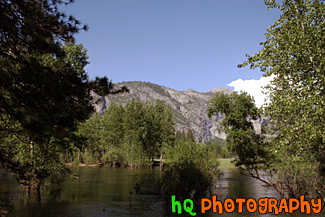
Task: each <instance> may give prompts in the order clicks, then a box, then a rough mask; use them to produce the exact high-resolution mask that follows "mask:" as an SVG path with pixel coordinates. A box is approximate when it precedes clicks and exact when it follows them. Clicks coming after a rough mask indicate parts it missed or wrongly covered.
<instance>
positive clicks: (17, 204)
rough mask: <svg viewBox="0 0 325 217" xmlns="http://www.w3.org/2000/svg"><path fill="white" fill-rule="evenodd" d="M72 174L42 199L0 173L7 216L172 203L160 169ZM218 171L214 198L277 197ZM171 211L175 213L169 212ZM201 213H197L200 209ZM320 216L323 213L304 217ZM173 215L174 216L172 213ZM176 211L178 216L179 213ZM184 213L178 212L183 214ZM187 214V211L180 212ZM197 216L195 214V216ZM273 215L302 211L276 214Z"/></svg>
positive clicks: (97, 216)
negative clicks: (162, 192)
mask: <svg viewBox="0 0 325 217" xmlns="http://www.w3.org/2000/svg"><path fill="white" fill-rule="evenodd" d="M73 170H74V172H75V173H76V174H78V178H77V179H67V180H66V181H65V182H64V183H63V186H62V189H61V190H49V189H45V190H43V191H42V195H41V201H39V200H38V199H36V198H37V197H36V196H34V197H33V196H32V197H27V196H26V193H25V191H24V190H19V189H18V187H17V186H18V184H17V182H16V181H15V180H14V178H8V177H6V178H4V177H2V178H0V193H1V194H2V196H3V195H5V196H6V197H8V198H9V199H10V201H11V202H12V204H13V207H14V209H13V213H12V214H13V215H12V216H22V217H24V216H26V217H30V216H33V217H43V216H48V217H52V216H53V217H54V216H56V217H57V216H71V217H74V216H78V217H83V216H84V217H89V216H92V217H102V216H170V215H172V213H171V208H170V206H166V204H165V203H164V202H163V201H162V200H161V197H160V196H159V195H157V194H156V192H155V188H156V181H157V180H158V179H159V176H160V171H159V169H152V170H145V169H124V168H106V167H103V168H99V167H95V168H94V167H93V168H87V167H80V168H73ZM221 171H222V172H223V174H224V175H223V176H222V177H221V178H219V179H218V180H217V181H216V188H215V193H216V194H217V196H218V200H224V199H226V198H232V199H234V198H238V197H241V198H256V199H258V198H260V197H277V194H276V192H274V191H273V190H272V189H269V188H266V187H263V186H262V183H261V182H259V181H257V180H255V179H253V178H249V177H245V176H242V175H241V174H240V172H239V171H238V170H237V169H235V168H227V169H221ZM136 183H139V184H140V185H139V186H140V190H139V192H138V194H136V192H135V190H134V189H133V186H135V184H136ZM174 215H175V214H174ZM201 215H202V214H201ZM313 215H314V216H319V217H321V216H325V214H324V210H323V211H322V213H320V214H318V215H315V214H311V215H308V216H313ZM175 216H177V215H175ZM178 216H179V215H178ZM182 216H183V215H182ZM184 216H189V215H184ZM198 216H200V215H198ZM203 216H235V217H237V216H241V217H243V216H263V217H269V216H274V215H273V214H264V215H261V214H259V213H258V212H255V213H247V212H246V213H242V214H238V213H237V214H236V213H235V212H234V213H231V214H230V213H224V214H222V215H219V214H216V213H211V212H210V213H208V214H205V215H203ZM277 216H281V217H282V216H288V217H289V216H290V217H293V216H295V217H296V216H297V217H301V216H307V215H305V214H300V213H299V212H297V211H296V212H295V213H294V214H280V215H277Z"/></svg>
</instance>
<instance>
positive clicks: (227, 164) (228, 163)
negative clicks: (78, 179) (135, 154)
mask: <svg viewBox="0 0 325 217" xmlns="http://www.w3.org/2000/svg"><path fill="white" fill-rule="evenodd" d="M234 159H235V158H220V159H219V162H220V165H219V167H218V168H219V169H229V168H235V164H234V163H232V161H233V160H234ZM159 163H160V160H154V162H153V165H152V166H153V167H156V166H159ZM65 165H66V166H68V167H113V166H111V165H103V164H79V165H75V164H72V163H65Z"/></svg>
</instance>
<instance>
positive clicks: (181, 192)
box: [161, 139, 219, 203]
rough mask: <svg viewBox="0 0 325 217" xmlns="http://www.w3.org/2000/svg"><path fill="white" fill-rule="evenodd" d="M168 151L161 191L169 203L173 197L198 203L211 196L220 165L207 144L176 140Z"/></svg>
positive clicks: (166, 150)
mask: <svg viewBox="0 0 325 217" xmlns="http://www.w3.org/2000/svg"><path fill="white" fill-rule="evenodd" d="M164 148H165V153H166V157H165V160H166V165H167V166H166V167H164V170H163V173H162V177H161V191H162V194H163V196H164V197H165V200H166V201H169V200H170V196H171V195H176V197H177V198H178V200H184V199H187V198H191V199H193V200H194V201H195V202H196V203H198V202H199V201H200V199H201V198H202V197H205V196H208V195H209V194H211V189H212V188H213V184H214V183H215V178H217V177H218V175H219V172H218V170H217V167H218V165H219V162H218V159H217V156H216V155H215V153H212V152H209V150H207V149H206V147H205V144H200V143H195V142H194V141H191V140H189V141H184V140H183V139H178V140H175V142H174V143H171V144H169V145H167V146H165V147H164Z"/></svg>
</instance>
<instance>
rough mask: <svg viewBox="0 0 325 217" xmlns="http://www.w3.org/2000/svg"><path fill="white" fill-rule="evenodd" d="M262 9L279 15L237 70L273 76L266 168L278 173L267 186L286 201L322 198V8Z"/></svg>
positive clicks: (287, 3) (288, 4)
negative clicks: (257, 48)
mask: <svg viewBox="0 0 325 217" xmlns="http://www.w3.org/2000/svg"><path fill="white" fill-rule="evenodd" d="M266 5H267V6H268V7H269V8H277V9H279V10H281V11H282V14H281V16H280V18H279V19H278V20H277V21H276V22H275V23H274V24H273V25H272V26H270V27H269V28H268V30H267V33H266V40H265V41H264V42H263V43H261V45H262V46H263V48H262V49H261V50H260V51H259V52H258V53H257V54H255V55H254V56H249V55H247V57H248V59H247V61H246V62H244V63H243V64H242V65H240V67H242V66H247V65H249V66H250V67H251V68H252V69H254V68H259V69H260V70H261V71H262V72H263V73H264V76H273V80H272V82H271V84H270V85H269V86H267V87H266V92H268V95H269V97H270V103H268V104H266V107H265V114H266V115H268V116H269V117H270V118H271V120H272V121H271V128H272V129H273V133H274V135H275V137H274V138H272V140H271V143H270V146H269V149H270V153H272V154H273V155H274V158H273V160H272V161H271V162H269V167H270V168H272V169H274V170H275V171H277V172H276V173H275V174H273V176H272V178H273V179H272V183H273V186H275V188H277V190H278V191H279V192H280V193H281V194H283V195H286V196H291V197H297V196H299V195H301V194H305V195H314V194H315V192H317V193H318V194H319V195H322V197H323V198H324V192H325V184H324V183H325V181H324V176H322V175H321V171H324V168H325V145H324V140H325V137H324V135H325V134H324V126H325V125H324V123H325V120H324V117H325V114H324V111H325V109H324V102H325V100H324V99H325V98H324V96H325V94H324V86H325V80H324V78H325V73H324V65H325V49H324V47H325V44H324V43H325V34H324V33H325V13H324V11H325V4H324V1H322V0H284V1H282V2H281V3H276V1H266ZM255 175H256V174H255Z"/></svg>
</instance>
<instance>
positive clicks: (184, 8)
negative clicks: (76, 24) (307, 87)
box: [62, 0, 279, 92]
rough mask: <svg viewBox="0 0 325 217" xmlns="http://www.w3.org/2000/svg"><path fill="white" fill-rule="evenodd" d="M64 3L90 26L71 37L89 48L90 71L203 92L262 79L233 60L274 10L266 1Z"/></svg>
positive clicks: (254, 41) (257, 38)
mask: <svg viewBox="0 0 325 217" xmlns="http://www.w3.org/2000/svg"><path fill="white" fill-rule="evenodd" d="M62 10H63V11H65V12H66V13H67V14H72V15H73V16H75V17H76V18H77V19H79V20H80V21H82V23H85V24H87V25H88V26H89V30H88V31H87V32H80V33H79V34H78V35H76V39H77V43H82V44H83V45H84V47H85V48H86V49H87V50H88V56H89V61H90V64H89V65H88V66H87V67H86V71H87V72H88V75H89V77H90V78H94V77H95V76H107V77H109V78H110V79H112V80H113V82H114V83H117V82H121V81H150V82H153V83H157V84H161V85H164V86H167V87H170V88H173V89H176V90H187V89H190V88H192V89H195V90H197V91H200V92H205V91H208V90H211V89H214V88H217V87H227V84H229V83H231V82H232V81H234V80H237V79H239V78H241V79H243V80H245V79H259V78H260V77H261V73H260V72H259V71H258V70H254V71H251V70H250V69H249V68H248V67H247V68H244V69H238V68H237V65H238V64H240V63H242V62H243V61H244V60H245V54H246V53H248V54H254V53H256V52H257V51H258V50H259V49H260V48H261V47H260V46H259V43H260V42H262V41H264V40H265V35H264V34H265V32H266V29H267V28H268V27H269V26H270V25H271V24H273V23H274V22H275V21H276V20H277V19H278V17H279V11H277V10H271V11H268V10H267V8H266V6H265V5H264V1H263V0H96V1H95V0H92V1H90V0H76V2H75V3H73V4H71V5H69V6H67V7H62Z"/></svg>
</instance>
